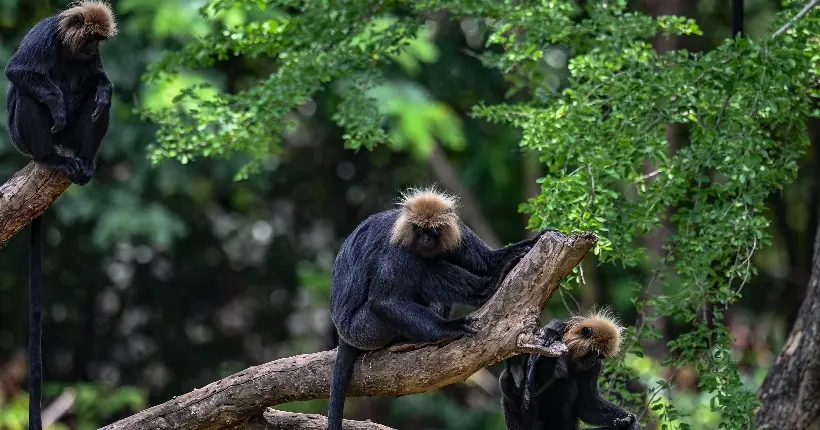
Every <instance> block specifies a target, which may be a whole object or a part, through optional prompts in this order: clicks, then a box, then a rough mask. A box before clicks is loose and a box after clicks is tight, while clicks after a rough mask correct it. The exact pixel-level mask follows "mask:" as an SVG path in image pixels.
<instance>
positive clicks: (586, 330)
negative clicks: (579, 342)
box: [581, 327, 592, 337]
mask: <svg viewBox="0 0 820 430" xmlns="http://www.w3.org/2000/svg"><path fill="white" fill-rule="evenodd" d="M581 336H583V337H592V327H583V328H582V329H581Z"/></svg>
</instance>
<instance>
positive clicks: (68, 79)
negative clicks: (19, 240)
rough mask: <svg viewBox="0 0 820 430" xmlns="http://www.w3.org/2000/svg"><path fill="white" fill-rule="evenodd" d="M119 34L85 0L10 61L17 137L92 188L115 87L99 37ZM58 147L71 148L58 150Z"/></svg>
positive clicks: (38, 234)
mask: <svg viewBox="0 0 820 430" xmlns="http://www.w3.org/2000/svg"><path fill="white" fill-rule="evenodd" d="M116 32H117V28H116V23H115V21H114V14H113V12H112V10H111V7H110V6H109V5H108V4H107V3H103V2H101V1H95V0H85V1H81V2H78V3H75V4H73V5H72V6H71V7H70V8H68V9H66V10H64V11H62V12H60V13H58V14H57V15H54V16H51V17H48V18H46V19H44V20H42V21H40V22H39V23H37V24H36V25H35V26H34V27H33V28H32V29H31V30H29V32H28V34H26V36H25V37H24V38H23V41H22V42H21V43H20V46H19V47H18V48H17V51H16V52H15V53H14V55H12V56H11V58H10V59H9V62H8V64H6V68H5V73H6V76H7V77H8V80H9V82H10V84H9V88H8V97H7V100H6V106H7V107H8V129H9V134H10V135H11V142H12V144H14V147H15V148H17V150H18V151H20V152H22V153H23V154H25V155H28V156H30V157H31V158H33V159H34V161H35V162H37V163H40V164H44V165H46V166H49V167H52V168H54V169H57V170H59V171H61V172H63V173H65V174H66V175H67V176H68V177H69V179H70V180H71V182H73V183H75V184H78V185H81V186H82V185H85V184H86V183H88V181H89V180H90V179H91V176H92V175H93V174H94V164H95V162H96V160H95V159H96V155H97V150H98V148H99V146H100V143H101V142H102V139H103V137H104V136H105V134H106V133H107V131H108V119H109V108H110V106H111V93H112V91H113V86H112V84H111V81H110V80H109V79H108V76H107V75H106V74H105V70H103V65H102V59H101V58H100V52H99V45H100V42H101V41H103V40H106V39H109V38H111V37H113V36H114V35H115V34H116ZM55 146H61V147H63V148H64V149H68V150H70V151H71V152H72V154H71V155H70V156H63V155H60V154H58V153H57V151H56V148H55ZM41 217H42V216H38V217H37V218H35V219H34V220H32V222H31V237H30V242H29V253H30V255H29V339H28V342H29V346H28V349H29V364H30V370H29V399H30V402H29V429H34V430H39V429H41V428H42V418H41V408H42V392H41V389H42V351H41V344H40V339H41V337H42V322H41V312H42V297H41V294H42V269H41V262H42V246H41V241H42V218H41Z"/></svg>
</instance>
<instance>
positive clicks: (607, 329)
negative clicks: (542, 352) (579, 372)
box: [563, 308, 623, 359]
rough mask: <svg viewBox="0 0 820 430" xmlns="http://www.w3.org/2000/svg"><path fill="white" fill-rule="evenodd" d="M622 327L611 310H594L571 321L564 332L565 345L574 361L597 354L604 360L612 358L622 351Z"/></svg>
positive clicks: (574, 317)
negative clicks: (587, 355)
mask: <svg viewBox="0 0 820 430" xmlns="http://www.w3.org/2000/svg"><path fill="white" fill-rule="evenodd" d="M622 330H623V327H621V325H620V323H619V322H618V320H617V318H616V317H615V316H614V315H613V314H612V313H611V312H610V310H609V309H607V308H604V309H592V310H591V311H589V312H587V313H585V314H582V315H576V316H573V317H572V318H570V319H569V321H568V323H567V328H566V330H565V331H564V339H563V340H564V344H565V345H566V346H567V349H568V350H569V354H570V357H571V358H573V359H577V358H581V357H583V356H584V355H586V354H587V353H589V352H595V353H597V354H598V355H600V356H601V357H602V358H612V357H615V356H616V355H618V353H619V352H620V350H621V331H622Z"/></svg>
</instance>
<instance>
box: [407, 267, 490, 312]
mask: <svg viewBox="0 0 820 430" xmlns="http://www.w3.org/2000/svg"><path fill="white" fill-rule="evenodd" d="M498 286H499V284H498V283H497V282H492V278H490V277H486V276H478V275H476V274H474V273H472V272H470V271H468V270H467V269H464V268H462V267H459V266H456V265H454V264H452V263H448V262H446V261H436V262H435V263H434V264H432V265H431V266H430V267H428V268H427V269H426V270H425V276H424V279H423V280H422V291H423V294H424V297H425V298H426V299H427V300H428V301H429V302H431V303H445V304H453V303H461V304H465V305H469V306H481V305H482V304H483V303H484V302H486V301H487V299H489V298H490V296H492V294H493V293H494V292H495V291H496V290H497V289H498Z"/></svg>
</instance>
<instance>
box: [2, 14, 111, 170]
mask: <svg viewBox="0 0 820 430" xmlns="http://www.w3.org/2000/svg"><path fill="white" fill-rule="evenodd" d="M116 34H117V26H116V23H115V21H114V13H113V12H112V10H111V7H110V6H109V5H108V4H107V3H104V2H102V1H98V0H84V1H81V2H78V3H75V4H74V5H73V6H72V7H70V8H69V9H66V10H64V11H63V12H60V13H59V14H57V15H54V16H51V17H48V18H46V19H44V20H42V21H40V22H39V23H37V24H36V25H35V26H34V27H33V28H32V29H31V30H30V31H29V32H28V34H26V36H25V37H24V38H23V41H22V42H21V43H20V46H19V47H18V48H17V51H16V52H15V53H14V55H12V56H11V58H10V59H9V62H8V64H6V69H5V73H6V76H7V77H8V80H9V82H10V85H9V89H8V98H7V100H6V106H7V107H8V112H9V114H8V128H9V133H10V134H11V142H12V144H14V147H15V148H17V150H18V151H20V152H22V153H23V154H25V155H28V156H29V157H32V158H33V159H34V161H36V162H38V163H40V164H43V165H46V166H49V167H51V168H54V169H57V170H59V171H61V172H63V173H65V174H66V175H67V176H68V177H69V179H71V182H73V183H75V184H78V185H85V184H86V183H88V181H89V179H91V177H92V176H93V174H94V169H95V167H94V164H95V157H96V155H97V150H98V149H99V147H100V143H101V142H102V140H103V137H105V134H106V133H107V132H108V120H109V109H110V107H111V94H112V92H113V85H112V84H111V81H110V80H109V79H108V76H107V75H106V74H105V70H104V69H103V64H102V59H101V58H100V44H101V43H102V42H103V41H104V40H107V39H110V38H112V37H114V35H116ZM56 146H61V147H63V148H66V149H70V150H71V151H72V152H73V154H72V155H71V156H64V155H60V154H58V153H57V150H56Z"/></svg>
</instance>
